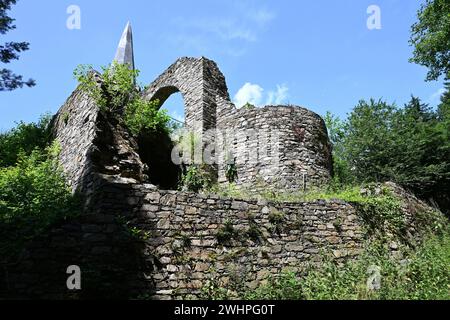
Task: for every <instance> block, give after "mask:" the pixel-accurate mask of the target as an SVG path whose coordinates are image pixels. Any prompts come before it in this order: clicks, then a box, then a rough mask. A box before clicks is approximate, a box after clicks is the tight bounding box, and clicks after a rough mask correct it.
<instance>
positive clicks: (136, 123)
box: [74, 62, 170, 135]
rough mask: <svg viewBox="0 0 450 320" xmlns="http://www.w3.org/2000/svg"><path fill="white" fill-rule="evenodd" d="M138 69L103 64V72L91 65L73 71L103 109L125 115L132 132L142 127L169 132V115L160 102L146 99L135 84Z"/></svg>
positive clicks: (82, 88)
mask: <svg viewBox="0 0 450 320" xmlns="http://www.w3.org/2000/svg"><path fill="white" fill-rule="evenodd" d="M138 76H139V71H138V70H132V69H130V68H129V66H128V65H122V64H118V63H117V62H114V63H113V64H111V65H109V66H106V67H102V73H98V72H96V71H94V69H93V68H92V66H90V65H80V66H78V67H77V68H76V69H75V71H74V77H75V78H76V79H77V80H78V82H79V85H80V89H81V90H83V91H85V92H87V93H88V94H89V96H90V97H91V98H92V99H94V101H95V102H96V104H97V105H98V107H99V108H100V110H102V111H109V112H118V113H121V114H123V117H124V121H125V124H126V125H127V127H128V128H129V129H130V131H131V132H132V133H133V134H135V135H138V134H139V133H140V132H141V131H142V130H150V131H158V130H162V131H169V130H170V129H169V128H170V125H169V123H170V117H169V116H168V114H167V112H166V111H165V110H164V109H159V101H157V100H153V101H146V100H144V99H143V98H142V96H141V94H140V92H141V91H142V89H141V88H140V87H138V86H137V85H136V78H137V77H138Z"/></svg>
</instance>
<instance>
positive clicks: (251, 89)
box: [234, 82, 289, 108]
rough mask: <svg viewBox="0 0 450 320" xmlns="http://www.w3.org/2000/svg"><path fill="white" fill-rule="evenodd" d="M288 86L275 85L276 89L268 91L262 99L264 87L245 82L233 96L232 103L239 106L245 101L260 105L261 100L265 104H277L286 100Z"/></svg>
mask: <svg viewBox="0 0 450 320" xmlns="http://www.w3.org/2000/svg"><path fill="white" fill-rule="evenodd" d="M288 91H289V88H288V87H287V86H286V85H285V84H282V85H277V88H276V90H270V91H268V93H267V95H265V99H264V89H263V88H262V87H261V86H260V85H257V84H252V83H249V82H247V83H245V84H244V85H243V86H242V87H241V88H240V89H239V90H238V92H237V93H236V95H235V96H234V104H235V105H236V107H237V108H241V107H242V106H243V105H245V104H246V103H250V104H252V105H255V106H258V107H259V106H261V105H262V104H263V101H265V104H266V105H278V104H283V103H285V102H286V99H287V98H288Z"/></svg>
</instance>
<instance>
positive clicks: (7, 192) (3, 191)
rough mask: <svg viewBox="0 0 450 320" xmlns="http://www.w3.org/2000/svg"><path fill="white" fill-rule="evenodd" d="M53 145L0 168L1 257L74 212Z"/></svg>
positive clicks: (71, 198) (57, 149) (70, 195)
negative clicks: (11, 164) (14, 163)
mask: <svg viewBox="0 0 450 320" xmlns="http://www.w3.org/2000/svg"><path fill="white" fill-rule="evenodd" d="M58 153H59V147H58V145H57V144H56V143H54V144H52V146H50V147H48V148H46V149H45V151H40V150H39V149H35V150H34V151H32V152H31V153H30V154H29V155H26V154H25V153H23V152H22V153H21V154H19V156H18V161H17V164H16V165H15V166H10V167H7V168H0V230H1V234H2V240H1V241H0V256H3V257H6V256H7V255H11V254H13V253H15V250H16V249H17V248H20V246H21V245H22V244H23V243H24V242H25V241H27V240H30V239H32V238H33V237H35V236H36V235H39V234H41V233H42V232H43V231H44V230H45V229H46V228H47V227H49V226H50V225H52V224H54V223H56V222H57V221H60V220H64V219H66V218H68V217H70V216H72V215H73V214H74V213H76V212H77V208H78V202H77V200H76V198H75V197H74V196H73V195H72V192H71V190H70V188H69V187H68V185H67V184H66V181H65V178H64V175H63V173H62V171H61V169H60V168H59V164H58V160H57V156H58Z"/></svg>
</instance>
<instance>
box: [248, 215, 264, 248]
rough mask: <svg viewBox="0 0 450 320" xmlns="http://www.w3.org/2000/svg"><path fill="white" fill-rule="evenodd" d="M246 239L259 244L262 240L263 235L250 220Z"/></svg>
mask: <svg viewBox="0 0 450 320" xmlns="http://www.w3.org/2000/svg"><path fill="white" fill-rule="evenodd" d="M247 237H248V238H249V239H250V240H252V241H253V242H256V243H261V240H262V239H263V233H262V231H261V229H260V228H259V226H258V224H257V223H256V222H255V221H254V220H250V222H249V226H248V230H247Z"/></svg>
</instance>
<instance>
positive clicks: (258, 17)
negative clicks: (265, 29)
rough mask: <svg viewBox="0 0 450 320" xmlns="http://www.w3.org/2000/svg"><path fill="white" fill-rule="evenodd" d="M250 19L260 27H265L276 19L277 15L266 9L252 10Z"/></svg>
mask: <svg viewBox="0 0 450 320" xmlns="http://www.w3.org/2000/svg"><path fill="white" fill-rule="evenodd" d="M249 17H250V19H252V20H253V21H255V22H256V23H257V24H259V25H260V26H264V25H266V24H267V23H269V22H270V21H272V20H273V19H274V18H275V14H274V13H273V12H270V11H269V10H267V9H265V8H261V9H257V10H251V11H250V14H249Z"/></svg>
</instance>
